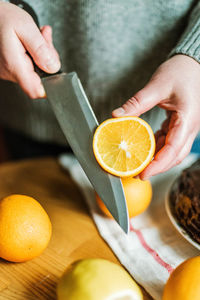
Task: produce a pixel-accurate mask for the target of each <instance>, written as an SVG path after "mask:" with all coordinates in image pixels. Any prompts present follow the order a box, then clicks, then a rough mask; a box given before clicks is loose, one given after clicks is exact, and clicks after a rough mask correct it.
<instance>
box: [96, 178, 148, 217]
mask: <svg viewBox="0 0 200 300" xmlns="http://www.w3.org/2000/svg"><path fill="white" fill-rule="evenodd" d="M121 181H122V185H123V189H124V194H125V198H126V203H127V208H128V213H129V217H130V218H133V217H135V216H137V215H139V214H141V213H142V212H143V211H145V210H146V209H147V207H148V206H149V204H150V202H151V198H152V187H151V183H150V181H149V180H145V181H143V180H140V179H137V178H131V177H130V178H121ZM96 200H97V203H98V205H99V207H100V209H101V210H102V211H103V212H104V213H105V214H106V215H107V216H108V217H112V215H111V214H110V212H109V211H108V209H107V208H106V206H105V204H104V203H103V201H102V200H101V199H100V198H99V196H98V195H97V194H96Z"/></svg>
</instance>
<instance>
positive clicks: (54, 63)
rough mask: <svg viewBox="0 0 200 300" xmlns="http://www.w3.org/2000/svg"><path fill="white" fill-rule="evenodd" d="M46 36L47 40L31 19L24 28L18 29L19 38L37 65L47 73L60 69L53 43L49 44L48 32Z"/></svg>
mask: <svg viewBox="0 0 200 300" xmlns="http://www.w3.org/2000/svg"><path fill="white" fill-rule="evenodd" d="M45 30H49V29H44V31H45ZM47 36H48V42H47V41H46V40H45V38H44V37H43V35H42V34H41V32H40V30H39V28H38V27H37V26H36V24H35V23H34V22H33V20H32V19H31V20H29V21H28V22H27V24H26V28H24V27H23V28H20V29H18V37H19V39H20V40H21V42H22V43H23V45H24V47H25V49H26V50H27V51H28V52H29V53H30V55H31V56H32V58H33V60H34V62H35V63H36V64H37V65H38V67H39V68H40V69H42V70H43V71H45V72H47V73H55V72H57V71H58V70H59V69H60V60H59V59H58V54H57V52H56V50H55V48H54V47H53V45H52V46H50V45H49V33H47V32H46V33H45V37H47Z"/></svg>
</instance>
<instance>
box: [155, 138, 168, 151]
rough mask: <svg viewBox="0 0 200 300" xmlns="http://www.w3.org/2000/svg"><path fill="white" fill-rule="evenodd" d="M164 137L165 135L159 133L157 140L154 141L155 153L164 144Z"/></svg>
mask: <svg viewBox="0 0 200 300" xmlns="http://www.w3.org/2000/svg"><path fill="white" fill-rule="evenodd" d="M165 139H166V136H165V135H161V136H159V137H158V139H157V142H156V150H155V154H156V153H158V152H159V151H160V149H162V147H163V146H164V145H165Z"/></svg>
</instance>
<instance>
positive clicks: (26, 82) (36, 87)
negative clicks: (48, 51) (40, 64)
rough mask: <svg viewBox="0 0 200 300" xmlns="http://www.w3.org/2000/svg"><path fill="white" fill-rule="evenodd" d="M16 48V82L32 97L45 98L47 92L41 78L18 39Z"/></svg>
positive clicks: (14, 68) (14, 66) (14, 67)
mask: <svg viewBox="0 0 200 300" xmlns="http://www.w3.org/2000/svg"><path fill="white" fill-rule="evenodd" d="M15 49H16V53H17V59H16V60H15V62H13V76H14V77H15V79H16V82H17V83H18V84H19V85H20V87H21V88H22V90H23V91H24V92H25V93H26V94H27V95H28V96H29V97H30V98H33V99H36V98H45V97H46V93H45V90H44V87H43V85H42V83H41V79H40V77H39V76H38V75H37V74H36V73H35V71H34V67H33V63H32V61H31V59H30V57H29V56H28V55H27V54H26V49H24V47H23V45H22V44H21V42H20V41H19V40H18V39H16V40H15Z"/></svg>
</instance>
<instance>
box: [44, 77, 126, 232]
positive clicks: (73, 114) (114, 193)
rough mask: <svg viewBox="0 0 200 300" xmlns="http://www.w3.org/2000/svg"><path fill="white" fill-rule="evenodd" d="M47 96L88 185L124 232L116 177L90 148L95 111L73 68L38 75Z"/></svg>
mask: <svg viewBox="0 0 200 300" xmlns="http://www.w3.org/2000/svg"><path fill="white" fill-rule="evenodd" d="M42 82H43V85H44V88H45V91H46V93H47V99H48V101H49V103H50V104H51V107H52V109H53V111H54V113H55V116H56V118H57V120H58V123H59V124H60V127H61V129H62V131H63V133H64V135H65V137H66V139H67V141H68V143H69V145H70V146H71V148H72V150H73V152H74V154H75V156H76V158H77V160H78V161H79V163H80V165H81V167H82V168H83V170H84V172H85V174H86V175H87V177H88V179H89V181H90V182H91V184H92V186H93V187H94V189H95V190H96V192H97V194H98V195H99V197H100V198H101V199H102V201H103V202H104V204H105V205H106V207H107V208H108V210H109V211H110V213H111V214H112V216H113V217H114V219H115V220H116V221H117V222H118V224H119V225H120V226H121V228H122V229H123V230H124V232H125V233H128V231H129V218H128V212H127V206H126V200H125V196H124V191H123V188H122V183H121V180H120V178H118V177H115V176H113V175H111V174H108V173H107V172H105V171H104V170H103V169H102V168H101V167H100V166H99V164H98V163H97V161H96V159H95V157H94V154H93V148H92V142H93V134H94V131H95V129H96V128H97V126H98V122H97V119H96V117H95V114H94V112H93V110H92V108H91V106H90V103H89V101H88V99H87V97H86V94H85V92H84V90H83V87H82V85H81V82H80V80H79V78H78V76H77V74H76V73H75V72H73V73H69V74H67V73H61V74H56V75H51V76H48V77H45V78H42Z"/></svg>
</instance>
